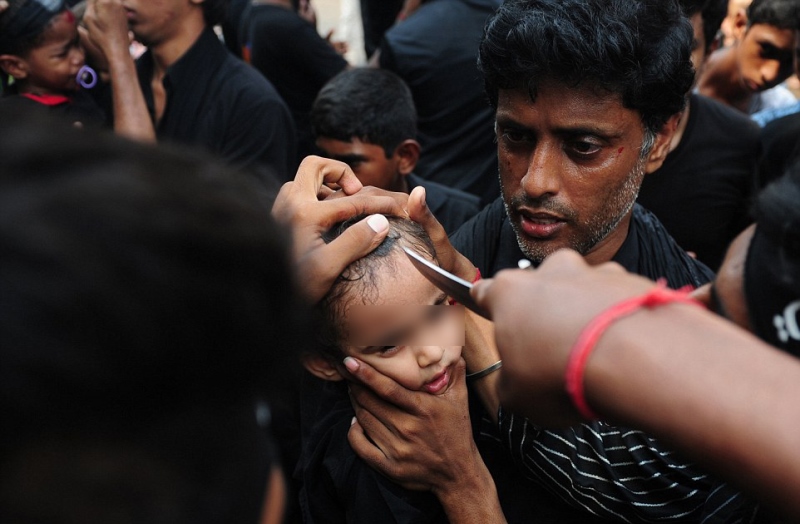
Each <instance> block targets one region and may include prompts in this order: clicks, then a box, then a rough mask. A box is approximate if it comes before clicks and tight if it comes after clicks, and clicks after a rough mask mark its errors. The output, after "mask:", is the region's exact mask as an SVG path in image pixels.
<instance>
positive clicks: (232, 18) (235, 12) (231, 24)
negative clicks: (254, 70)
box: [220, 0, 250, 58]
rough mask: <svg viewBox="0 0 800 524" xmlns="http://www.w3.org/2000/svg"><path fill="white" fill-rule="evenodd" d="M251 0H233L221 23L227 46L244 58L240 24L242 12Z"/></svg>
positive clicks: (229, 49) (235, 54)
mask: <svg viewBox="0 0 800 524" xmlns="http://www.w3.org/2000/svg"><path fill="white" fill-rule="evenodd" d="M249 5H250V1H249V0H231V2H230V4H229V5H228V15H227V16H226V17H225V19H224V20H223V21H222V23H220V27H221V28H222V38H223V40H225V47H227V48H228V51H230V52H231V53H233V55H234V56H235V57H237V58H242V43H241V41H240V40H239V26H240V25H241V22H242V14H243V13H244V10H245V9H246V8H247V6H249Z"/></svg>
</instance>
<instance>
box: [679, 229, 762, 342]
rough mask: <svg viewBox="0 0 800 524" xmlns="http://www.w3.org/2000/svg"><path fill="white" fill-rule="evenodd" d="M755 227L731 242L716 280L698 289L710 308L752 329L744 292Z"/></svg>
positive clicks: (696, 293) (697, 293)
mask: <svg viewBox="0 0 800 524" xmlns="http://www.w3.org/2000/svg"><path fill="white" fill-rule="evenodd" d="M755 227H756V226H755V225H753V226H750V227H748V228H747V229H745V230H744V231H742V233H741V234H739V236H738V237H736V238H735V239H734V241H733V242H731V245H730V247H729V248H728V252H727V253H726V255H725V259H724V260H723V261H722V266H720V268H719V272H718V273H717V277H716V279H714V281H713V282H711V283H708V284H706V285H704V286H702V287H700V288H698V289H697V291H695V292H694V297H695V298H696V299H698V300H699V301H700V302H702V303H704V304H705V305H706V306H707V307H708V308H709V309H711V310H712V311H714V312H716V313H717V314H719V315H720V316H723V317H725V318H727V319H728V320H730V321H732V322H734V323H735V324H737V325H739V326H740V327H743V328H744V329H747V330H748V331H752V327H751V326H750V316H749V313H748V310H747V301H746V300H745V294H744V265H745V262H746V260H747V251H748V249H749V248H750V241H751V240H752V239H753V232H754V231H755Z"/></svg>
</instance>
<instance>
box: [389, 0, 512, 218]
mask: <svg viewBox="0 0 800 524" xmlns="http://www.w3.org/2000/svg"><path fill="white" fill-rule="evenodd" d="M500 3H501V2H500V0H432V1H430V2H428V3H426V4H423V5H422V6H421V7H420V8H419V9H418V10H417V11H416V12H414V13H413V14H412V15H411V16H409V17H408V19H407V20H405V21H404V22H403V23H401V24H397V25H396V26H394V27H392V28H391V29H390V30H389V31H387V32H386V36H385V37H384V40H383V43H382V44H381V50H380V52H381V54H380V66H381V67H382V68H384V69H388V70H390V71H392V72H394V73H396V74H397V75H398V76H400V77H401V78H402V79H403V80H405V82H406V83H407V84H408V86H409V88H410V89H411V93H412V95H413V96H414V104H415V105H416V107H417V114H418V121H417V123H418V129H419V132H418V137H417V138H418V140H419V143H420V145H421V146H422V155H421V156H420V159H419V163H418V164H417V167H416V173H417V174H418V175H419V176H421V177H423V178H425V179H427V180H433V181H434V182H439V183H440V184H444V185H446V186H449V187H455V188H458V189H462V190H464V191H468V192H470V193H472V194H474V195H477V196H478V197H480V199H481V202H482V203H483V204H487V203H489V202H491V201H493V200H494V199H495V198H496V197H497V196H498V195H499V194H500V188H499V184H498V180H497V146H496V144H495V141H494V138H495V137H494V110H493V109H492V107H491V106H490V105H489V103H488V101H487V100H486V95H485V93H484V89H483V80H482V78H481V75H480V73H479V72H478V67H477V56H478V44H479V42H480V38H481V35H482V34H483V26H484V24H485V23H486V20H487V18H489V16H490V15H491V14H492V13H494V11H495V10H496V9H497V8H498V7H499V5H500Z"/></svg>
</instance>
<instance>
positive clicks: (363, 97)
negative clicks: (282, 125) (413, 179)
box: [311, 68, 420, 192]
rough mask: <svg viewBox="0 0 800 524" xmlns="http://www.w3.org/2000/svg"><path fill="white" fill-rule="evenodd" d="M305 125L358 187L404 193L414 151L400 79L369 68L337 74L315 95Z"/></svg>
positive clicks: (409, 103)
mask: <svg viewBox="0 0 800 524" xmlns="http://www.w3.org/2000/svg"><path fill="white" fill-rule="evenodd" d="M311 125H312V126H313V128H314V134H315V135H316V137H317V146H318V147H319V148H320V149H321V150H322V153H323V154H324V155H325V156H327V157H329V158H334V159H336V160H341V161H343V162H345V163H347V164H349V165H350V167H351V168H352V169H353V172H355V174H356V176H357V177H358V178H359V180H361V183H362V184H364V185H370V186H375V187H380V188H382V189H387V190H389V191H403V192H407V187H408V186H407V184H406V183H405V178H404V177H405V176H406V175H408V174H409V173H411V172H412V171H413V170H414V167H415V166H416V165H417V160H418V159H419V152H420V147H419V143H418V142H417V141H416V136H417V111H416V109H415V108H414V99H413V98H412V96H411V91H409V89H408V86H406V84H405V83H404V82H403V80H402V79H401V78H400V77H398V76H397V75H395V74H394V73H391V72H389V71H386V70H382V69H374V68H358V69H351V70H348V71H344V72H342V73H339V74H338V75H336V76H335V77H333V78H332V79H331V80H330V81H329V82H328V83H327V84H325V86H324V87H323V88H322V90H320V92H319V95H317V99H316V101H315V102H314V107H313V109H312V110H311Z"/></svg>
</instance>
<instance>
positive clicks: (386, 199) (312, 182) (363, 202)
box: [272, 156, 408, 302]
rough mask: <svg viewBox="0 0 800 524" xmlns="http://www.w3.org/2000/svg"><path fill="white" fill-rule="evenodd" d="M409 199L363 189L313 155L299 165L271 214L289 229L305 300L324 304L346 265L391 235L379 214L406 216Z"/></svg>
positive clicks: (336, 165)
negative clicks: (343, 227) (332, 235)
mask: <svg viewBox="0 0 800 524" xmlns="http://www.w3.org/2000/svg"><path fill="white" fill-rule="evenodd" d="M327 185H335V186H338V187H340V188H341V190H340V191H336V192H334V191H332V190H331V189H330V188H329V187H327ZM407 200H408V195H406V194H404V193H392V192H389V191H383V190H380V189H376V188H362V186H361V182H359V180H358V178H356V176H355V174H354V173H353V171H352V170H351V169H350V167H348V166H347V164H344V163H342V162H338V161H336V160H330V159H327V158H321V157H316V156H310V157H307V158H306V159H305V160H303V162H302V163H301V164H300V167H299V169H298V171H297V176H295V179H294V180H293V181H291V182H287V183H286V184H284V185H283V187H282V188H281V190H280V192H279V193H278V197H277V199H276V200H275V205H274V206H273V208H272V215H273V216H274V217H275V219H276V220H278V221H279V222H282V223H284V224H286V225H288V226H290V227H291V228H292V237H293V240H294V245H293V255H294V260H295V263H296V265H297V274H298V282H299V283H300V285H301V286H302V287H303V290H304V292H305V294H306V296H307V297H308V298H309V299H310V300H312V301H313V302H317V301H319V300H320V299H322V297H324V296H325V294H327V292H328V290H329V289H330V286H331V285H332V284H333V282H334V280H336V278H337V277H338V276H339V275H340V274H341V272H342V271H343V270H344V269H345V268H346V267H347V266H348V265H350V264H351V263H352V262H353V261H354V260H357V259H359V258H361V257H363V256H364V255H366V254H367V253H369V252H370V251H372V250H373V249H375V248H376V247H377V246H378V245H380V243H381V242H382V241H383V239H384V238H386V235H387V234H388V232H389V224H388V221H387V220H386V218H385V217H384V216H382V215H394V216H406V210H405V207H406V203H407ZM362 214H364V215H370V216H368V217H366V218H365V219H364V220H362V221H360V222H359V223H357V224H355V225H353V226H352V227H350V228H348V230H347V231H346V232H345V233H344V234H343V235H341V236H340V237H339V238H337V239H336V240H334V241H333V242H331V243H330V244H326V243H325V241H324V240H323V239H322V235H323V234H324V233H325V232H326V231H328V230H329V229H330V228H331V227H332V226H333V225H334V224H336V223H337V222H341V221H343V220H346V219H348V218H352V217H354V216H358V215H362Z"/></svg>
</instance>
